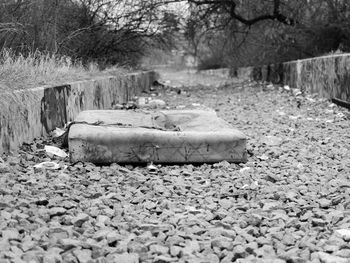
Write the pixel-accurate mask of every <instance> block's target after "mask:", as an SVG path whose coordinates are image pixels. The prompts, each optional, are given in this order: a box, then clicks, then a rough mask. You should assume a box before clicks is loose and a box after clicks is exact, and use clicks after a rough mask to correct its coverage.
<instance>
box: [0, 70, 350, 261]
mask: <svg viewBox="0 0 350 263" xmlns="http://www.w3.org/2000/svg"><path fill="white" fill-rule="evenodd" d="M180 77H181V78H179V74H174V73H172V74H165V75H164V81H168V83H175V82H176V86H177V87H176V88H167V89H165V90H164V89H161V90H159V92H160V93H161V95H160V97H159V98H161V99H164V100H166V101H167V103H168V105H169V107H170V108H183V107H188V106H189V107H201V106H206V107H211V108H214V109H215V110H216V111H217V113H218V115H219V116H220V117H222V118H224V119H226V120H227V121H229V122H230V123H232V125H234V126H235V127H237V128H238V129H240V130H242V131H244V132H245V133H246V134H247V135H248V137H249V143H248V153H249V161H248V163H246V164H240V165H237V164H229V163H227V162H221V163H218V164H213V165H207V164H204V165H201V166H193V165H183V166H158V167H157V169H151V170H150V169H147V168H146V167H131V166H126V167H125V166H119V165H117V164H113V165H111V166H108V167H97V166H94V165H93V164H90V163H77V164H74V165H71V164H69V162H67V161H66V160H59V159H55V158H53V157H52V158H50V157H48V156H47V155H46V154H45V152H44V151H43V150H42V148H43V145H44V144H48V143H50V141H43V140H38V141H36V142H34V143H33V144H29V145H25V147H24V148H23V151H22V152H21V155H20V156H18V157H13V156H10V157H9V156H3V157H2V159H0V173H1V176H0V262H1V263H2V262H81V263H83V262H127V263H129V262H130V263H134V262H135V263H136V262H203V263H204V262H275V263H280V262H298V263H299V262H314V263H316V262H329V263H330V262H340V263H341V262H350V244H349V241H350V196H349V193H350V180H349V176H350V158H349V157H350V145H349V141H350V120H349V115H348V112H346V111H344V110H342V109H340V108H338V107H337V106H335V105H332V104H330V103H329V102H327V101H325V100H322V99H319V98H317V97H300V96H294V95H293V94H292V93H291V92H290V91H286V90H285V89H283V88H278V87H273V86H265V85H258V84H255V83H241V84H239V83H225V81H223V80H220V79H214V78H208V77H201V76H190V75H186V74H182V75H181V76H180ZM189 79H190V80H191V81H192V84H191V85H190V86H191V87H187V88H186V87H185V86H186V83H188V82H187V81H188V80H189ZM196 79H197V80H198V81H197V80H196ZM222 85H223V87H219V86H222ZM52 159H53V160H54V161H56V162H57V163H59V164H60V168H59V169H57V170H41V169H35V168H34V165H35V164H37V163H40V162H42V161H48V160H52Z"/></svg>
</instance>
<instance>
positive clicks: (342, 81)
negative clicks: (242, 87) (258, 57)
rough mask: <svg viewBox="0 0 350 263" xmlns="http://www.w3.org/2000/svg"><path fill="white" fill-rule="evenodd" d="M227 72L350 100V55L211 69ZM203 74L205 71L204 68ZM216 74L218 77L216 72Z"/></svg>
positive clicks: (243, 78)
mask: <svg viewBox="0 0 350 263" xmlns="http://www.w3.org/2000/svg"><path fill="white" fill-rule="evenodd" d="M220 71H221V72H227V71H228V72H231V74H230V75H229V76H230V77H237V78H239V79H242V80H256V81H267V82H272V83H276V84H284V85H289V86H290V87H292V88H297V89H300V90H302V91H306V92H308V93H318V94H320V95H321V96H323V97H325V98H338V99H341V100H344V101H350V54H339V55H330V56H323V57H316V58H310V59H303V60H296V61H290V62H286V63H282V64H271V65H264V66H257V67H244V68H238V69H234V70H231V71H230V70H229V69H220V70H214V71H211V75H215V72H220ZM203 73H204V74H208V73H207V72H206V71H205V72H203ZM217 76H220V74H219V75H217Z"/></svg>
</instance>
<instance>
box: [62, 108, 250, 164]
mask: <svg viewBox="0 0 350 263" xmlns="http://www.w3.org/2000/svg"><path fill="white" fill-rule="evenodd" d="M68 142H69V151H70V157H71V161H72V162H77V161H87V162H92V163H114V162H116V163H146V162H154V163H213V162H219V161H223V160H226V161H229V162H245V161H246V158H247V157H246V137H245V135H244V134H243V133H242V132H240V131H238V130H236V129H234V128H233V127H232V126H231V125H230V124H229V123H227V122H226V121H224V120H222V119H220V118H218V117H217V115H216V113H215V111H210V110H162V111H141V110H136V111H124V110H92V111H83V112H81V113H80V114H79V115H78V117H77V118H76V120H75V122H74V124H73V125H72V126H71V128H70V131H69V137H68Z"/></svg>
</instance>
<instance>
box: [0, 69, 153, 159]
mask: <svg viewBox="0 0 350 263" xmlns="http://www.w3.org/2000/svg"><path fill="white" fill-rule="evenodd" d="M156 79H157V74H156V73H155V72H153V71H148V72H139V73H132V74H127V75H124V76H104V77H99V78H96V79H92V80H84V81H77V82H73V83H69V84H66V85H61V86H55V87H49V86H45V87H40V88H34V89H29V90H22V91H15V92H13V93H6V94H2V95H1V97H2V98H1V100H0V101H1V102H0V109H1V111H0V153H3V152H5V153H8V152H10V151H16V150H17V149H18V146H19V145H21V144H22V143H24V142H31V141H32V140H33V139H34V138H36V137H42V136H45V135H47V134H49V133H50V132H51V131H52V130H53V129H55V128H56V127H63V126H64V125H65V124H66V123H67V122H69V121H72V120H74V118H75V117H76V116H77V114H78V113H79V112H80V111H82V110H90V109H110V108H112V107H113V105H115V104H119V103H124V102H127V101H129V100H130V99H132V98H133V97H134V96H135V95H139V94H140V93H141V92H142V91H149V88H150V86H151V85H152V83H153V82H154V81H155V80H156Z"/></svg>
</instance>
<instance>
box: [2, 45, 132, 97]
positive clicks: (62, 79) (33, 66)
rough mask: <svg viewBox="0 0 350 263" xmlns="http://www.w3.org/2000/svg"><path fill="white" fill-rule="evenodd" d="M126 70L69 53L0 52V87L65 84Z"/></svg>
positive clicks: (23, 87)
mask: <svg viewBox="0 0 350 263" xmlns="http://www.w3.org/2000/svg"><path fill="white" fill-rule="evenodd" d="M126 72H127V71H126V70H125V69H122V68H118V67H115V68H110V69H108V70H107V71H100V70H99V69H98V67H97V65H96V64H93V63H91V64H90V65H89V66H88V67H84V66H83V65H82V63H81V62H79V61H73V60H72V59H71V58H70V57H66V56H57V55H52V54H44V53H41V52H34V53H31V54H29V55H27V56H24V55H22V54H19V55H16V54H14V53H13V52H12V51H11V50H9V49H4V50H2V51H1V52H0V91H13V90H18V89H27V88H33V87H38V86H43V85H53V84H65V83H67V82H71V81H75V80H83V79H88V78H92V77H96V76H100V75H117V74H123V73H126Z"/></svg>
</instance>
